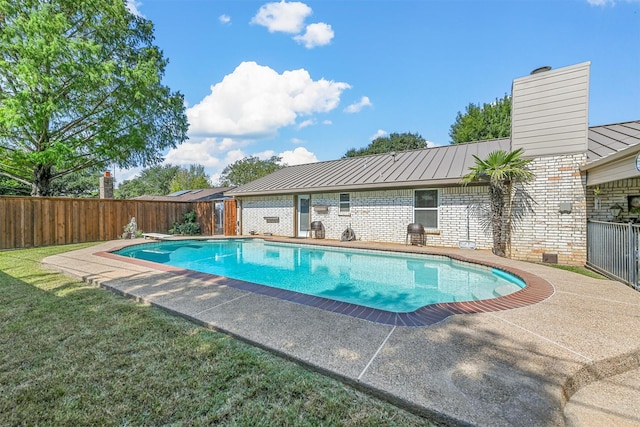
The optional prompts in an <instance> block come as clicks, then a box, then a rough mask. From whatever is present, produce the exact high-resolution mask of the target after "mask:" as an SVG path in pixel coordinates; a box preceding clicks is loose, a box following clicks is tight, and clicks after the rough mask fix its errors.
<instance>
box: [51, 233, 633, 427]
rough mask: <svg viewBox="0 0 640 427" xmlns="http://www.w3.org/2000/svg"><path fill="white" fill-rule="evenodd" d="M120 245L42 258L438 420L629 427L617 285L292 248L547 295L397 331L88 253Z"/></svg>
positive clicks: (628, 323) (626, 309)
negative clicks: (542, 284) (537, 289)
mask: <svg viewBox="0 0 640 427" xmlns="http://www.w3.org/2000/svg"><path fill="white" fill-rule="evenodd" d="M278 240H281V241H290V242H296V243H303V242H301V241H300V240H293V239H278ZM133 243H144V240H142V239H138V240H132V241H122V240H120V241H113V242H106V243H102V244H99V245H97V246H93V247H89V248H85V249H82V250H77V251H73V252H68V253H64V254H61V255H56V256H52V257H48V258H46V259H45V260H44V261H43V264H44V265H45V266H47V267H49V268H53V269H56V270H60V271H63V272H64V273H66V274H69V275H71V276H74V277H78V278H81V279H82V280H85V281H87V282H90V283H93V284H96V285H99V286H102V287H105V288H107V289H111V290H114V291H116V292H119V293H122V294H124V295H127V296H130V297H133V298H135V299H137V300H139V301H144V302H148V303H151V304H153V305H156V306H159V307H162V308H164V309H166V310H169V311H171V312H174V313H176V314H179V315H182V316H185V317H186V318H188V319H190V320H193V321H195V322H197V323H199V324H202V325H206V326H208V327H210V328H213V329H217V330H220V331H222V332H225V333H229V334H231V335H233V336H235V337H238V338H240V339H243V340H246V341H248V342H250V343H253V344H255V345H258V346H260V347H263V348H265V349H268V350H270V351H273V352H275V353H277V354H280V355H282V356H285V357H287V358H290V359H292V360H295V361H298V362H300V363H302V364H304V365H307V366H309V367H311V368H313V369H315V370H318V371H320V372H322V373H326V374H329V375H332V376H334V377H336V378H339V379H341V380H343V381H345V382H347V383H350V384H352V385H355V386H357V387H359V388H362V389H364V390H368V391H369V392H371V393H373V394H376V395H378V396H381V397H383V398H385V399H388V400H390V401H392V402H394V403H396V404H398V405H400V406H403V407H405V408H408V409H410V410H412V411H413V412H416V413H420V414H424V415H425V416H427V417H429V418H432V419H434V420H437V421H444V422H450V423H452V424H470V425H491V426H514V425H523V426H524V425H526V426H532V425H536V426H546V425H573V426H578V425H584V426H587V425H589V426H591V425H617V426H625V425H628V426H632V425H640V292H637V291H634V290H633V289H631V288H630V287H628V286H625V285H623V284H621V283H619V282H615V281H610V280H598V279H592V278H589V277H586V276H583V275H579V274H575V273H570V272H566V271H563V270H559V269H556V268H551V267H547V266H544V265H538V264H532V263H525V262H520V261H514V260H508V259H503V258H499V257H496V256H494V255H493V254H491V253H490V252H488V251H480V250H476V251H470V250H466V251H465V250H458V249H446V248H435V247H417V246H404V245H393V244H377V243H366V242H344V243H341V242H331V241H321V242H318V241H314V240H311V239H309V240H305V241H304V243H316V244H317V243H331V244H334V245H337V246H343V247H361V248H368V249H387V250H398V251H411V252H425V253H437V254H445V255H446V254H449V255H457V256H463V257H465V258H469V259H472V260H475V261H478V262H484V263H489V264H495V265H502V266H504V267H505V268H511V269H518V270H522V271H526V272H528V273H530V274H533V275H536V276H538V277H540V278H541V279H543V280H544V281H546V282H548V283H550V284H551V286H552V287H553V289H554V292H553V294H552V295H551V296H549V297H548V298H546V299H544V300H542V301H540V302H537V303H535V304H532V305H529V306H524V307H520V308H513V309H508V310H502V311H492V312H484V313H474V314H456V315H453V316H450V317H448V318H446V319H445V320H443V321H441V322H440V323H437V324H434V325H431V326H422V327H405V326H396V325H385V324H378V323H373V322H370V321H367V320H364V319H359V318H355V317H349V316H345V315H342V314H338V313H334V312H330V311H325V310H322V309H318V308H315V307H311V306H307V305H302V304H298V303H295V302H291V301H286V300H282V299H278V298H272V297H268V296H264V295H260V294H256V293H253V292H247V291H245V290H241V289H235V288H233V287H229V286H226V285H224V284H221V283H217V281H216V279H215V278H213V279H212V278H210V277H209V278H208V279H203V277H202V275H197V274H179V273H176V272H173V271H163V270H162V269H155V268H151V267H149V265H140V264H136V263H130V262H126V261H123V260H119V259H116V258H114V257H104V256H100V255H99V253H100V252H105V251H111V250H113V249H116V248H120V247H122V246H124V245H126V244H133ZM220 282H221V281H220Z"/></svg>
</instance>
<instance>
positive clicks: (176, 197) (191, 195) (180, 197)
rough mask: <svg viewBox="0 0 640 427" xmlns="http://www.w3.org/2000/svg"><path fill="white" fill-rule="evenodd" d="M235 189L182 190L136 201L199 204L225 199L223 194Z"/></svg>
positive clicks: (148, 196) (143, 197) (141, 197)
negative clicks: (199, 202)
mask: <svg viewBox="0 0 640 427" xmlns="http://www.w3.org/2000/svg"><path fill="white" fill-rule="evenodd" d="M231 189H233V187H217V188H202V189H198V190H181V191H178V192H175V193H172V194H169V195H166V196H150V195H144V196H139V197H134V200H155V201H163V202H198V201H206V200H214V199H222V198H224V196H223V194H224V193H225V192H226V191H229V190H231Z"/></svg>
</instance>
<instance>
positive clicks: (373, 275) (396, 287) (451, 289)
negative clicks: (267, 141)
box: [116, 239, 525, 313]
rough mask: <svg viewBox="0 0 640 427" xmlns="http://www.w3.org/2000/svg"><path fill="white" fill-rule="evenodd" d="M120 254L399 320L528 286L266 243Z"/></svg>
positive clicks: (463, 270) (180, 245) (473, 272)
mask: <svg viewBox="0 0 640 427" xmlns="http://www.w3.org/2000/svg"><path fill="white" fill-rule="evenodd" d="M116 253H117V254H119V255H123V256H128V257H134V258H138V259H143V260H147V261H153V262H157V263H162V264H167V265H171V266H175V267H181V268H186V269H189V270H195V271H200V272H203V273H210V274H215V275H219V276H225V277H229V278H233V279H238V280H244V281H247V282H252V283H257V284H260V285H265V286H271V287H275V288H281V289H287V290H291V291H295V292H300V293H304V294H308V295H315V296H319V297H324V298H329V299H333V300H337V301H343V302H349V303H352V304H358V305H363V306H366V307H371V308H377V309H381V310H387V311H392V312H396V313H406V312H412V311H415V310H417V309H418V308H420V307H423V306H426V305H429V304H435V303H441V302H460V301H475V300H481V299H489V298H496V297H499V296H503V295H508V294H510V293H513V292H516V291H518V290H520V289H522V288H523V287H524V286H525V284H524V282H523V281H522V280H520V279H519V278H517V277H515V276H513V275H511V274H509V273H506V272H504V271H501V270H496V269H491V268H490V267H483V266H478V265H475V264H469V263H464V262H461V261H457V260H453V259H450V258H447V257H439V256H428V255H419V254H404V253H395V252H384V251H373V250H361V249H352V248H349V249H341V248H329V247H326V246H323V247H317V246H312V245H295V244H287V243H274V242H267V241H264V240H261V239H224V240H223V239H220V240H182V241H163V242H153V243H146V244H141V245H135V246H130V247H127V248H124V249H121V250H119V251H117V252H116Z"/></svg>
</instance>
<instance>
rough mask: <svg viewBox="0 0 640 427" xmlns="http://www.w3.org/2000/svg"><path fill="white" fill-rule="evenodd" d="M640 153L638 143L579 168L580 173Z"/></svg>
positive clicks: (639, 144)
mask: <svg viewBox="0 0 640 427" xmlns="http://www.w3.org/2000/svg"><path fill="white" fill-rule="evenodd" d="M638 153H640V143H638V144H635V145H632V146H630V147H628V148H625V149H624V150H620V151H617V152H615V153H613V154H611V155H609V156H607V157H602V158H599V159H596V160H593V161H591V162H589V163H587V164H585V165H583V166H581V167H580V170H581V171H588V170H589V169H594V168H597V167H602V166H606V165H607V164H609V163H613V162H615V161H616V160H620V159H623V158H625V157H629V156H632V155H634V154H638Z"/></svg>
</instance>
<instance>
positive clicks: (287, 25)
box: [251, 1, 311, 34]
mask: <svg viewBox="0 0 640 427" xmlns="http://www.w3.org/2000/svg"><path fill="white" fill-rule="evenodd" d="M309 15H311V8H310V7H309V6H307V5H306V4H304V3H300V2H289V3H287V2H285V1H281V2H278V3H267V4H265V5H263V6H262V7H260V9H259V10H258V13H257V14H256V16H254V17H253V19H252V20H251V23H252V24H258V25H262V26H263V27H266V28H267V29H268V30H269V32H270V33H274V32H283V33H291V34H297V33H299V32H300V31H302V28H303V26H304V20H305V19H306V18H307V16H309Z"/></svg>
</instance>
